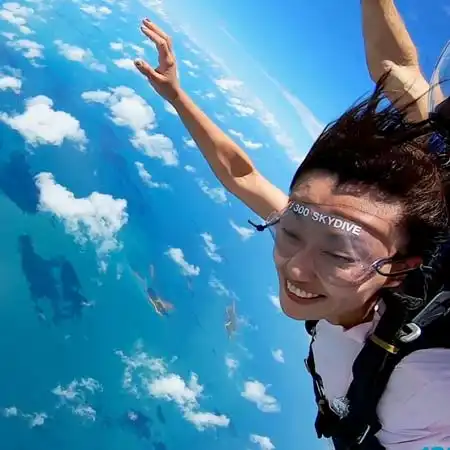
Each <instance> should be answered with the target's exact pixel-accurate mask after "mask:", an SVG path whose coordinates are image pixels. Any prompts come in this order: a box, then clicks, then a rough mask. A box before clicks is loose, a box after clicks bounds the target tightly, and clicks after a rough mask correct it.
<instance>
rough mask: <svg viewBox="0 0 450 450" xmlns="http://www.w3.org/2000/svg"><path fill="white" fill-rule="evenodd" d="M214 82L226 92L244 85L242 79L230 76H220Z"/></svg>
mask: <svg viewBox="0 0 450 450" xmlns="http://www.w3.org/2000/svg"><path fill="white" fill-rule="evenodd" d="M214 83H216V85H217V86H218V88H219V89H220V90H221V91H222V92H224V93H228V92H233V91H236V89H239V88H241V87H242V86H243V85H244V83H243V82H242V81H241V80H235V79H230V78H219V79H218V80H214Z"/></svg>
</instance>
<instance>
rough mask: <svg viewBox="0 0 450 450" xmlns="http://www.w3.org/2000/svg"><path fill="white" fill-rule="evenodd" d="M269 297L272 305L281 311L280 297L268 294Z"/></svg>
mask: <svg viewBox="0 0 450 450" xmlns="http://www.w3.org/2000/svg"><path fill="white" fill-rule="evenodd" d="M269 299H270V302H271V303H272V305H274V306H275V308H277V310H278V311H281V305H280V297H278V295H273V294H269Z"/></svg>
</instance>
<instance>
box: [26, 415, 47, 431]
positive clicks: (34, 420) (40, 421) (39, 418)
mask: <svg viewBox="0 0 450 450" xmlns="http://www.w3.org/2000/svg"><path fill="white" fill-rule="evenodd" d="M29 419H30V420H29V424H30V428H34V427H41V426H42V425H44V423H45V420H46V419H48V416H47V414H46V413H33V414H30V415H29Z"/></svg>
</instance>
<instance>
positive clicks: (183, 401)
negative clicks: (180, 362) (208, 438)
mask: <svg viewBox="0 0 450 450" xmlns="http://www.w3.org/2000/svg"><path fill="white" fill-rule="evenodd" d="M136 347H137V348H136V351H135V353H134V355H132V356H131V357H129V356H126V355H125V354H124V353H123V352H122V351H120V350H119V351H116V354H117V355H119V356H120V357H121V359H122V362H123V363H124V364H125V373H124V387H125V388H126V389H127V390H128V391H130V392H131V393H132V394H134V395H135V396H136V397H137V398H140V396H141V392H142V393H143V394H144V395H150V396H151V397H154V398H157V399H160V400H165V401H168V402H172V403H175V404H176V405H177V406H178V408H179V409H180V411H181V413H182V415H183V417H184V418H185V419H186V420H187V421H188V422H191V423H192V424H193V425H194V426H195V427H196V428H197V430H199V431H203V430H205V429H206V428H210V427H227V426H228V425H229V423H230V419H229V418H228V417H227V416H225V415H219V414H213V413H211V412H205V411H201V410H199V408H200V400H201V398H202V394H203V391H204V387H203V386H202V385H201V384H200V383H199V379H198V376H197V375H196V374H195V373H191V375H190V378H189V380H188V381H185V380H184V379H183V378H182V377H181V376H180V375H178V374H176V373H171V372H169V371H168V366H167V364H166V363H165V362H164V360H162V359H156V358H150V357H149V356H148V355H147V353H145V352H144V351H143V349H142V343H138V345H137V346H136ZM172 361H173V360H172Z"/></svg>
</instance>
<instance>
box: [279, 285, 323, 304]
mask: <svg viewBox="0 0 450 450" xmlns="http://www.w3.org/2000/svg"><path fill="white" fill-rule="evenodd" d="M286 292H287V294H288V296H289V297H290V298H291V299H293V300H294V301H301V302H305V301H311V300H317V299H319V298H324V297H325V296H324V295H322V294H315V293H314V292H308V291H304V290H303V289H300V288H299V287H297V286H295V284H293V283H292V282H290V281H289V280H286Z"/></svg>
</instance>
